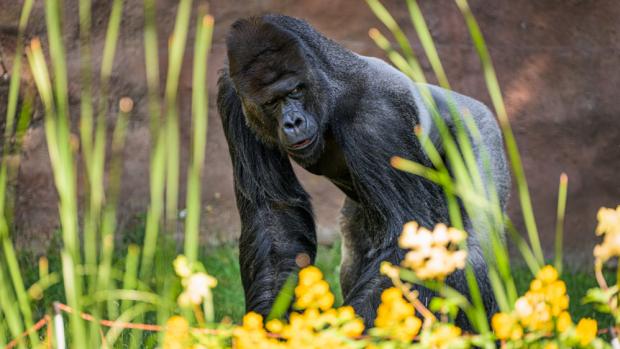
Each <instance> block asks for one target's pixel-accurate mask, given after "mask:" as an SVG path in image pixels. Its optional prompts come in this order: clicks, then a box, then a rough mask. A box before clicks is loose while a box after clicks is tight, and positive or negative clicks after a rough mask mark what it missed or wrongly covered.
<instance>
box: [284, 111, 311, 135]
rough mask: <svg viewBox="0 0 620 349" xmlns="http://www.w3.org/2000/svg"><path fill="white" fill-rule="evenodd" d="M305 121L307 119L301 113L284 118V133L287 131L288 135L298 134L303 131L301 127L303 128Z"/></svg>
mask: <svg viewBox="0 0 620 349" xmlns="http://www.w3.org/2000/svg"><path fill="white" fill-rule="evenodd" d="M305 123H306V119H305V118H304V117H303V116H301V115H299V114H294V115H292V116H290V117H287V118H286V119H285V120H284V133H286V134H287V135H288V136H296V135H297V134H298V133H299V132H300V131H301V129H303V127H304V126H305Z"/></svg>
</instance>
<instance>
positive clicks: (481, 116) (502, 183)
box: [358, 55, 511, 209]
mask: <svg viewBox="0 0 620 349" xmlns="http://www.w3.org/2000/svg"><path fill="white" fill-rule="evenodd" d="M358 57H360V58H361V59H362V60H364V61H365V62H366V63H367V64H368V66H369V68H370V70H371V73H370V74H369V76H371V79H370V82H371V83H373V84H376V85H378V86H379V88H381V89H385V90H388V89H390V90H395V93H402V94H408V95H409V96H410V98H411V99H412V100H413V102H414V105H415V106H416V107H417V110H416V115H417V120H414V121H413V122H414V125H413V126H417V125H420V127H421V128H422V132H424V133H425V134H426V135H428V136H429V138H430V139H431V141H432V142H433V145H434V146H435V148H437V150H438V151H439V153H440V154H441V155H442V157H443V158H444V160H445V152H444V150H443V145H442V141H441V136H440V134H439V131H438V129H437V126H436V125H435V122H434V121H433V118H432V116H431V112H430V110H429V107H428V106H427V104H426V103H425V102H424V99H423V97H422V92H421V90H422V91H423V89H428V91H429V92H430V94H431V96H432V98H433V100H434V102H435V104H436V106H437V109H438V112H439V114H440V116H441V118H442V119H443V121H444V122H445V123H446V125H447V126H448V127H449V129H450V130H451V131H452V135H453V136H455V135H456V125H455V123H454V120H453V118H452V115H451V114H450V103H454V106H455V107H456V110H457V111H458V114H459V115H458V116H459V118H461V120H462V119H463V118H464V117H467V116H469V115H470V116H471V117H472V119H473V120H474V122H475V124H476V126H477V128H478V131H479V132H478V133H479V134H480V135H483V136H482V137H481V139H479V140H476V139H477V138H476V137H473V136H472V135H471V133H470V141H471V143H472V146H473V151H474V154H475V155H476V159H477V161H478V170H479V172H480V175H481V176H482V180H483V183H485V184H486V183H488V180H487V175H486V174H487V173H489V172H490V173H491V176H492V180H493V184H494V185H495V187H496V189H497V194H498V196H499V200H500V203H501V205H502V208H503V209H506V204H507V202H508V198H509V196H510V183H511V180H510V171H509V168H508V163H507V161H506V156H505V152H504V142H503V138H502V133H501V130H500V128H499V125H498V123H497V120H496V119H495V115H494V114H493V113H492V112H491V110H489V108H488V107H487V106H486V105H484V104H483V103H482V102H480V101H478V100H475V99H473V98H471V97H467V96H465V95H462V94H460V93H457V92H454V91H450V90H447V89H444V88H442V87H439V86H435V85H431V84H423V83H415V82H413V81H411V79H409V78H408V77H407V76H406V75H405V74H403V73H402V72H401V71H399V70H397V69H396V68H394V67H393V66H391V65H390V64H388V63H386V62H385V61H383V60H382V59H379V58H376V57H367V56H361V55H359V56H358ZM465 127H467V126H465ZM487 156H488V160H489V163H488V167H489V168H488V169H485V164H484V159H485V157H487Z"/></svg>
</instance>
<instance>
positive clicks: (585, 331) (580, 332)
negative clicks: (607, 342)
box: [575, 318, 598, 346]
mask: <svg viewBox="0 0 620 349" xmlns="http://www.w3.org/2000/svg"><path fill="white" fill-rule="evenodd" d="M597 330H598V328H597V323H596V320H593V319H588V318H583V319H581V320H579V323H578V324H577V328H576V329H575V332H576V335H577V338H579V344H581V345H582V346H586V345H588V344H590V342H592V340H594V338H596V331H597Z"/></svg>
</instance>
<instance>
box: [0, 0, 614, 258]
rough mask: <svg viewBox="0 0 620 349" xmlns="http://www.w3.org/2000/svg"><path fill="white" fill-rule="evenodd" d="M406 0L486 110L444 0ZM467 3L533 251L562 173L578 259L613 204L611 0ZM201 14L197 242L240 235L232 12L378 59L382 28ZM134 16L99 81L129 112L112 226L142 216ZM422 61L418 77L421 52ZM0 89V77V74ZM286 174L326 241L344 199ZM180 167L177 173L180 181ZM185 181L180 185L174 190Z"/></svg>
mask: <svg viewBox="0 0 620 349" xmlns="http://www.w3.org/2000/svg"><path fill="white" fill-rule="evenodd" d="M419 2H420V5H421V6H422V8H423V11H424V14H425V15H426V19H427V21H428V24H429V26H430V30H431V33H432V35H433V38H434V39H435V40H436V44H437V46H438V49H439V52H440V54H441V57H442V59H443V63H444V66H445V68H446V70H447V73H448V76H449V78H450V79H451V82H452V85H453V88H454V89H455V90H457V91H459V92H461V93H464V94H467V95H470V96H473V97H475V98H478V99H480V100H482V101H484V102H485V103H487V104H488V105H490V99H489V97H488V94H487V92H486V91H487V90H486V87H485V82H484V78H483V73H482V71H481V67H480V63H479V60H478V58H477V56H476V54H475V51H474V48H473V46H472V43H471V41H470V39H469V36H468V33H467V29H466V27H465V24H464V21H463V19H462V17H461V15H460V13H459V11H458V9H457V7H456V5H455V4H454V2H452V1H449V0H434V1H430V0H420V1H419ZM21 3H22V1H17V2H16V1H11V0H0V8H2V9H3V11H0V43H1V44H2V48H3V49H2V52H0V53H2V58H3V61H4V62H5V64H6V65H7V67H10V66H11V56H12V49H13V48H14V43H15V26H16V24H17V19H18V16H19V9H20V7H21ZM176 3H177V2H176V1H172V0H162V1H158V26H159V28H158V30H159V37H160V45H159V46H160V47H159V49H160V55H161V62H160V63H161V68H162V69H161V70H162V72H165V66H166V64H167V62H166V56H165V54H166V46H167V36H168V35H169V33H170V32H171V30H172V26H173V23H174V16H175V11H176ZM385 3H386V5H387V7H388V8H389V9H390V10H391V12H392V13H393V14H394V16H395V17H396V18H397V20H398V22H399V23H401V24H402V25H403V26H404V28H405V31H406V33H407V34H408V36H409V37H410V38H411V39H412V40H413V41H414V48H415V49H416V51H417V52H419V53H422V49H421V47H420V45H419V44H418V43H417V40H416V36H415V32H414V31H413V29H412V27H411V24H410V22H409V17H408V13H407V9H406V6H405V4H404V2H402V1H397V0H391V1H385ZM470 3H471V6H472V10H473V12H474V14H475V15H476V17H477V19H478V20H479V22H480V26H481V28H482V31H483V33H484V34H485V35H486V38H487V42H488V45H489V47H490V51H491V55H492V57H493V59H494V63H495V67H496V70H497V74H498V76H499V80H500V84H501V86H502V89H503V93H504V97H505V99H506V103H507V107H508V112H509V115H510V119H511V121H512V125H513V128H514V132H515V134H516V138H517V142H518V144H519V148H520V150H521V155H522V158H523V165H524V167H525V171H526V174H527V176H528V183H529V185H530V189H531V194H532V200H533V203H534V209H535V212H536V217H537V218H538V221H539V229H540V231H541V233H542V236H543V241H544V243H545V246H546V247H547V248H548V249H551V247H552V238H553V231H554V224H555V210H556V200H557V183H558V178H559V176H560V173H561V172H563V171H564V172H566V173H567V174H568V176H569V192H568V217H567V219H566V234H567V236H566V238H565V241H566V244H567V249H568V250H569V253H573V257H574V258H577V257H580V256H588V255H590V251H591V250H590V246H592V245H593V244H594V241H595V237H594V235H593V229H594V227H595V224H596V220H595V214H596V210H597V209H598V207H600V206H615V205H616V204H618V203H620V181H619V180H618V178H619V177H618V170H619V169H620V115H619V114H620V107H619V106H618V104H617V103H616V98H618V97H617V94H618V92H619V91H620V69H619V68H618V57H619V55H620V26H619V25H618V22H617V18H619V17H620V6H618V4H617V2H616V1H615V0H540V1H528V0H517V1H514V0H476V1H473V0H472V1H470ZM64 5H65V10H66V15H65V18H64V39H65V43H66V45H67V53H68V59H69V63H70V64H69V67H70V81H71V84H70V92H71V104H72V109H71V111H72V117H73V118H74V120H77V118H78V115H79V92H80V86H79V75H78V74H79V71H78V66H79V65H78V62H79V54H78V50H79V46H78V42H79V40H78V34H79V32H78V22H77V18H78V15H77V13H78V9H77V5H76V0H67V1H64ZM210 10H211V12H212V13H213V14H214V16H215V20H216V27H215V32H214V46H213V49H212V53H211V57H210V63H209V64H210V65H209V88H210V100H211V106H210V114H209V132H208V135H207V137H208V146H207V147H208V148H207V158H206V162H205V166H206V167H205V180H204V189H203V198H204V207H205V210H204V215H203V217H204V219H203V225H202V231H203V238H204V240H205V241H209V242H213V241H220V240H223V239H224V240H225V239H231V238H234V237H236V236H237V234H238V230H239V223H238V216H237V213H236V207H235V202H234V197H233V193H232V178H231V173H232V172H231V166H230V159H229V156H228V151H227V145H226V142H225V140H224V137H223V132H222V129H221V123H220V121H219V117H218V115H217V111H216V110H215V105H214V104H215V103H214V101H215V86H216V77H217V70H218V69H220V68H221V67H222V66H223V64H224V57H225V45H224V38H225V35H226V32H227V28H228V27H229V26H230V24H231V23H232V22H233V21H234V20H235V19H237V18H239V17H243V16H249V15H256V14H262V13H268V12H276V13H284V14H288V15H292V16H297V17H301V18H304V19H306V20H307V21H308V22H310V23H311V24H313V25H314V26H315V27H316V28H317V29H318V30H319V31H321V32H323V33H324V34H325V35H327V36H328V37H331V38H333V39H335V40H336V41H338V42H340V43H342V44H343V45H344V46H346V47H348V48H350V49H352V50H354V51H357V52H359V53H361V54H365V55H373V56H379V57H384V55H383V53H382V52H381V50H379V49H378V48H377V47H375V45H374V44H373V42H372V41H371V40H370V39H369V38H368V35H367V32H368V29H369V28H370V27H378V28H380V29H383V28H382V26H381V25H380V23H379V22H378V21H377V20H376V19H375V17H374V16H373V14H372V13H371V11H370V10H369V9H368V8H367V6H366V5H365V3H364V2H363V1H353V0H330V1H326V0H296V1H293V0H284V1H277V0H257V1H225V0H213V1H210ZM93 11H94V20H93V25H94V32H93V40H94V46H93V52H94V53H95V55H94V57H95V66H98V64H99V63H100V61H99V59H100V55H98V54H97V53H100V52H101V50H102V46H103V38H104V35H105V25H106V20H107V16H108V13H109V1H104V0H96V1H95V2H94V5H93ZM44 23H45V21H44V12H43V9H42V4H41V2H37V5H36V7H35V9H34V11H33V14H32V18H31V21H30V25H29V27H28V33H27V34H28V37H29V38H30V37H33V36H42V37H45V28H44ZM142 25H143V20H142V1H138V0H128V1H126V4H125V12H124V16H123V23H122V31H121V37H120V41H119V47H118V51H117V52H118V53H117V55H116V63H115V68H114V73H113V76H112V86H113V90H112V91H111V92H112V97H113V100H112V102H114V101H115V100H117V99H118V98H120V97H122V96H130V97H132V98H133V99H134V101H135V102H136V106H137V109H136V112H135V115H134V116H133V117H132V121H131V124H130V129H129V135H128V142H127V148H126V150H125V162H124V171H125V172H124V173H125V174H124V182H123V190H122V192H123V198H122V200H121V201H122V204H121V210H120V212H121V219H120V222H121V229H123V228H126V227H128V226H130V225H132V224H135V221H136V217H137V216H138V215H139V214H140V213H142V212H144V211H145V208H146V205H147V201H148V180H147V178H148V154H149V150H150V148H151V145H150V140H149V132H148V115H147V113H146V98H145V95H146V89H145V82H144V81H145V76H144V63H143V62H144V55H143V48H142V33H141V28H142ZM192 42H193V34H190V38H189V40H188V43H192ZM191 57H192V49H191V45H190V47H189V48H188V50H187V52H186V55H185V68H184V69H183V72H182V76H181V84H180V90H181V96H180V101H181V104H182V108H181V109H182V110H181V112H182V120H181V126H182V142H183V149H184V151H183V153H182V154H181V163H182V164H183V166H184V168H185V166H186V165H187V161H188V153H187V148H188V142H189V139H190V130H189V113H188V111H189V101H190V96H191ZM423 65H424V68H425V69H426V70H427V71H428V72H430V68H429V65H428V63H427V62H426V61H423ZM1 69H2V68H0V70H1ZM0 73H3V72H2V71H0ZM430 76H431V74H429V77H430ZM162 80H163V74H162ZM431 80H433V79H432V78H431ZM0 84H4V85H6V81H4V82H1V83H0ZM0 93H2V94H0V104H4V100H5V98H6V88H2V89H0ZM113 104H116V103H115V102H114V103H113ZM3 115H4V114H3ZM111 119H112V117H111ZM41 126H42V125H41V121H40V114H36V115H35V120H34V122H33V125H32V127H31V129H30V130H29V132H28V134H27V136H26V139H25V143H24V149H23V154H22V160H21V166H20V170H19V174H18V178H17V182H16V193H17V202H16V224H17V229H18V232H19V234H18V238H19V240H20V241H21V243H22V245H23V246H29V247H33V246H35V247H36V246H45V245H46V242H47V241H48V240H49V238H50V234H51V232H52V231H53V230H54V229H56V227H57V224H58V223H57V218H56V215H57V208H56V201H55V200H56V194H55V192H54V188H53V183H52V177H51V172H50V169H49V162H48V160H47V150H46V148H45V141H44V137H43V130H42V127H41ZM298 170H299V169H298ZM298 173H299V175H300V177H301V178H302V181H303V183H304V185H305V186H306V188H307V189H308V191H309V192H310V193H311V195H312V197H313V198H314V207H315V211H316V215H317V217H318V222H319V236H320V239H321V240H322V241H330V240H331V239H332V238H333V236H334V233H335V232H337V230H338V225H337V217H338V212H339V208H340V205H341V204H342V201H343V195H342V194H341V193H339V192H338V190H337V189H336V188H335V187H334V186H332V185H331V184H330V183H328V182H327V181H325V180H323V179H321V178H319V177H316V176H313V175H310V174H308V173H306V172H304V171H303V170H299V171H298ZM184 174H185V172H182V176H184ZM184 186H185V183H182V185H181V188H182V191H183V190H184V189H183V188H184ZM182 194H184V193H182ZM181 202H183V201H181ZM510 213H511V216H512V217H513V218H514V219H515V221H516V222H517V224H518V225H522V220H521V219H520V217H521V215H520V211H519V200H518V196H517V193H516V191H515V190H513V195H512V199H511V202H510ZM584 247H587V248H584Z"/></svg>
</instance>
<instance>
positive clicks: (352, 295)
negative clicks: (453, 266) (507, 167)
mask: <svg viewBox="0 0 620 349" xmlns="http://www.w3.org/2000/svg"><path fill="white" fill-rule="evenodd" d="M341 213H342V216H341V235H342V260H341V265H340V285H341V289H342V295H343V297H344V300H345V304H348V305H351V306H353V307H354V308H355V311H356V313H357V314H358V315H360V316H361V317H362V318H363V319H364V322H365V325H366V328H370V327H372V326H373V325H374V319H375V317H376V311H377V307H378V306H379V304H380V303H381V293H382V292H383V290H384V289H386V288H388V287H391V286H392V282H391V281H390V280H389V279H388V278H387V277H384V276H381V275H380V272H379V267H380V265H381V262H383V261H388V262H391V263H392V264H396V265H398V264H400V261H401V260H402V258H403V257H404V251H403V250H401V249H400V248H398V247H397V244H392V245H391V247H385V248H383V249H377V248H373V247H372V246H373V243H372V241H371V240H370V239H369V238H368V237H369V234H368V229H369V228H367V227H366V225H365V224H364V221H365V220H364V216H363V214H362V210H361V208H360V206H359V204H358V203H356V202H355V201H353V200H351V199H349V198H347V199H346V200H345V203H344V205H343V208H342V211H341ZM468 243H469V263H470V264H471V265H473V266H474V272H475V274H476V279H477V280H478V287H479V289H480V293H481V296H482V301H483V303H484V306H485V309H486V311H487V317H488V318H489V319H490V318H491V317H492V315H493V314H494V313H496V312H497V304H496V303H495V297H494V295H493V290H492V288H491V285H490V283H489V280H488V277H487V268H486V264H485V262H484V259H483V257H482V251H481V249H480V246H479V245H478V244H477V242H476V241H475V239H473V238H470V239H469V241H468ZM375 245H376V244H375ZM446 283H447V284H448V285H450V286H451V287H452V288H454V289H456V290H457V291H459V292H460V293H462V294H464V295H465V296H466V297H468V298H470V297H469V287H468V284H467V279H466V277H465V272H464V271H463V270H457V271H456V272H454V273H453V274H452V275H449V276H448V278H447V279H446ZM414 288H415V289H416V290H417V291H418V299H419V300H420V302H421V303H422V304H424V305H425V306H426V307H428V306H429V305H430V301H431V299H432V298H433V297H434V296H435V295H436V294H435V293H434V292H432V291H430V290H429V289H427V288H425V287H422V286H419V285H415V286H414ZM417 315H418V316H421V314H417ZM456 324H457V325H458V326H459V327H461V328H462V329H463V330H464V331H468V332H471V331H474V329H473V328H472V327H471V324H470V323H469V321H468V319H467V317H466V316H465V314H464V313H463V312H460V313H459V314H458V316H457V318H456Z"/></svg>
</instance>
